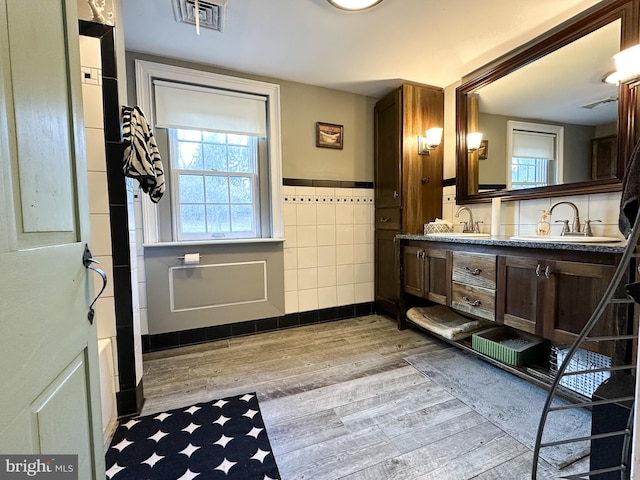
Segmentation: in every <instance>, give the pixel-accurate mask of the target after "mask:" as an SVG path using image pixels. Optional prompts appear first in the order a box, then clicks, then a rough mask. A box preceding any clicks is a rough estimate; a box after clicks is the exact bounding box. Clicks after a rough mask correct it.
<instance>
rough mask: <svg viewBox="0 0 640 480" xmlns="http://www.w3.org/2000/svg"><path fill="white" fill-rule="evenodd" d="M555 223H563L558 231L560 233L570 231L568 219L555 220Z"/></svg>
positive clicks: (563, 233)
mask: <svg viewBox="0 0 640 480" xmlns="http://www.w3.org/2000/svg"><path fill="white" fill-rule="evenodd" d="M556 223H563V224H564V225H562V230H561V231H560V235H565V234H567V233H571V229H570V228H569V220H556Z"/></svg>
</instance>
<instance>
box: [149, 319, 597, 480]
mask: <svg viewBox="0 0 640 480" xmlns="http://www.w3.org/2000/svg"><path fill="white" fill-rule="evenodd" d="M445 348H453V347H450V346H448V345H446V344H444V343H442V342H439V341H437V340H435V339H433V338H431V337H429V336H427V335H426V334H424V333H422V332H418V331H416V330H411V329H407V330H404V331H399V330H398V329H397V328H396V325H395V322H394V321H392V320H391V319H389V318H387V317H383V316H377V315H371V316H366V317H361V318H356V319H350V320H343V321H338V322H331V323H324V324H319V325H311V326H306V327H298V328H293V329H290V330H280V331H276V332H269V333H261V334H258V335H252V336H247V337H240V338H234V339H230V340H221V341H217V342H213V343H208V344H202V345H194V346H190V347H182V348H178V349H173V350H167V351H164V352H155V353H150V354H146V355H145V357H144V370H145V372H144V389H145V397H146V402H145V406H144V410H143V412H142V414H143V415H147V414H151V413H156V412H159V411H163V410H167V409H171V408H178V407H182V406H185V405H189V404H191V403H197V402H203V401H208V400H212V399H216V398H223V397H226V396H230V395H236V394H240V393H246V392H252V391H255V392H257V394H258V398H259V401H260V406H261V410H262V415H263V417H264V421H265V424H266V427H267V431H268V434H269V438H270V440H271V444H272V446H273V450H274V454H275V458H276V462H277V464H278V467H279V468H280V473H281V475H282V479H283V480H303V479H309V480H323V479H326V480H330V479H349V480H387V479H394V480H396V479H398V480H399V479H404V480H412V479H437V480H448V479H459V480H464V479H476V480H488V479H505V480H516V479H529V478H531V473H530V472H531V458H532V453H531V451H530V450H529V449H528V448H527V447H525V446H524V445H522V444H520V443H519V442H517V441H516V440H515V439H513V438H512V437H510V436H509V435H507V434H506V433H505V432H504V431H502V430H500V429H499V428H498V427H497V426H495V425H494V424H492V423H491V422H489V421H488V420H487V419H485V418H484V417H482V416H481V415H480V414H479V413H477V412H475V411H474V410H473V409H472V408H471V407H470V406H468V405H465V404H464V403H463V402H461V401H460V400H458V399H456V398H455V397H453V396H452V395H451V394H449V393H448V392H446V391H445V390H443V389H442V388H440V387H439V386H438V385H436V384H435V383H433V382H432V381H431V380H429V379H428V378H427V377H425V376H423V375H422V374H420V373H419V372H418V371H417V370H415V369H414V368H413V367H412V366H410V365H409V364H408V363H407V362H406V361H405V360H404V358H405V357H407V356H408V355H412V354H416V353H425V352H430V351H437V350H441V349H445ZM575 469H577V471H584V467H582V468H580V466H576V467H575ZM587 469H588V468H587ZM565 470H566V469H565ZM563 473H564V472H563ZM558 476H559V474H558V473H557V471H555V469H554V468H553V467H551V466H544V465H543V466H542V468H541V469H540V470H539V472H538V478H539V479H543V478H545V479H546V478H558Z"/></svg>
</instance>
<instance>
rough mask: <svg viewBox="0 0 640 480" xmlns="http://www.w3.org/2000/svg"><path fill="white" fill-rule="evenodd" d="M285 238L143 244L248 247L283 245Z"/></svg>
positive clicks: (146, 246)
mask: <svg viewBox="0 0 640 480" xmlns="http://www.w3.org/2000/svg"><path fill="white" fill-rule="evenodd" d="M284 241H285V238H282V237H281V238H233V239H228V240H189V241H183V242H158V243H144V244H143V245H142V246H143V247H144V248H154V247H185V246H198V245H248V244H252V243H283V242H284Z"/></svg>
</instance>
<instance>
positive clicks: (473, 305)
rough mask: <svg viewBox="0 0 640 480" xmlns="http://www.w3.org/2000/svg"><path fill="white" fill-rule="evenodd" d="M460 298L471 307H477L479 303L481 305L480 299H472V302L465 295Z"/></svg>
mask: <svg viewBox="0 0 640 480" xmlns="http://www.w3.org/2000/svg"><path fill="white" fill-rule="evenodd" d="M462 300H464V301H465V303H466V304H467V305H469V306H471V307H479V306H480V305H482V302H481V301H480V300H474V301H473V302H472V301H471V300H469V297H467V296H466V295H465V296H463V297H462Z"/></svg>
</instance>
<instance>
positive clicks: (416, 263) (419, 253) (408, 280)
mask: <svg viewBox="0 0 640 480" xmlns="http://www.w3.org/2000/svg"><path fill="white" fill-rule="evenodd" d="M402 266H403V272H402V277H403V280H404V283H403V285H404V291H405V292H407V293H410V294H411V295H416V296H418V297H422V296H423V295H424V249H423V248H420V247H410V246H406V247H403V248H402Z"/></svg>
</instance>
